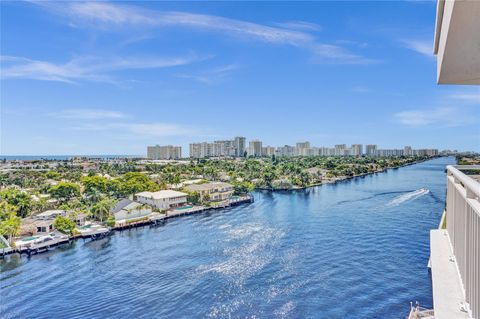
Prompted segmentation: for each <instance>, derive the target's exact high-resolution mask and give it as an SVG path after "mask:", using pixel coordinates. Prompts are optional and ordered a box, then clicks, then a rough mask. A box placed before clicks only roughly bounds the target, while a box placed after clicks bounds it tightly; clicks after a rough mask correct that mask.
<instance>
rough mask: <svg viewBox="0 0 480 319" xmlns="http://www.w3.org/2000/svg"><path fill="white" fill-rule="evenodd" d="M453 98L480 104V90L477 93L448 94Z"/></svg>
mask: <svg viewBox="0 0 480 319" xmlns="http://www.w3.org/2000/svg"><path fill="white" fill-rule="evenodd" d="M448 97H449V98H451V99H455V100H461V101H465V102H471V103H475V104H480V90H478V92H477V93H455V94H450V95H449V96H448Z"/></svg>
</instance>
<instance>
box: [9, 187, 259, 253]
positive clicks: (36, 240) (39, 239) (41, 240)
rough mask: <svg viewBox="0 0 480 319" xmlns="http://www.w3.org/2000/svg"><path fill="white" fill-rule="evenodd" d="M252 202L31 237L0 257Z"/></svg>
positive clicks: (180, 209) (240, 201)
mask: <svg viewBox="0 0 480 319" xmlns="http://www.w3.org/2000/svg"><path fill="white" fill-rule="evenodd" d="M253 202H254V198H253V196H252V195H244V196H235V197H232V198H231V199H229V200H228V201H224V202H219V203H216V204H215V205H212V206H201V205H192V206H183V207H178V208H176V209H173V210H170V211H167V212H165V213H158V212H154V213H152V214H150V215H149V216H147V217H145V218H141V219H139V220H136V221H133V222H126V223H124V224H121V225H117V226H115V227H112V228H111V229H109V228H107V227H104V226H103V225H101V224H97V223H89V224H86V225H83V226H81V227H79V228H77V230H78V233H77V234H75V235H74V236H67V235H64V234H61V233H59V232H53V233H50V234H47V235H43V236H32V237H30V238H24V239H23V240H20V241H17V247H16V248H12V247H7V248H2V249H1V250H0V256H2V257H3V256H5V255H8V254H13V253H19V254H27V255H29V256H30V255H32V254H39V253H42V252H46V251H48V250H49V249H50V248H53V247H55V246H58V245H62V244H66V243H69V242H71V241H72V240H76V239H79V238H83V239H86V238H91V239H92V240H96V239H101V238H104V237H106V236H108V235H110V234H111V233H112V232H113V231H121V230H125V229H131V228H137V227H142V226H146V225H152V224H153V225H157V224H158V223H160V222H162V221H165V220H167V219H171V218H176V217H180V216H187V215H193V214H198V213H202V212H205V211H211V210H218V209H222V208H227V207H231V206H237V205H240V204H244V203H253Z"/></svg>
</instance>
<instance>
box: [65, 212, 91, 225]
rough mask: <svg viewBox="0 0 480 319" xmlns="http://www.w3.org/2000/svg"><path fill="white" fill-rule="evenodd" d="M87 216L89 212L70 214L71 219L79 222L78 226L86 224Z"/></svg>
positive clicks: (76, 222)
mask: <svg viewBox="0 0 480 319" xmlns="http://www.w3.org/2000/svg"><path fill="white" fill-rule="evenodd" d="M87 217H88V215H87V214H83V213H80V214H71V215H70V216H69V218H70V219H71V220H73V221H74V222H75V224H77V226H83V225H85V223H86V221H87Z"/></svg>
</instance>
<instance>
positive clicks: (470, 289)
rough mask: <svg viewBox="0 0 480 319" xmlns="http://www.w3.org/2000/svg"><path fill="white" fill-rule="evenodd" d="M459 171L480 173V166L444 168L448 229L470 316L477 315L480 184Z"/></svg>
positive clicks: (479, 309) (479, 298)
mask: <svg viewBox="0 0 480 319" xmlns="http://www.w3.org/2000/svg"><path fill="white" fill-rule="evenodd" d="M460 170H471V171H472V170H473V171H477V170H478V174H480V166H448V167H447V207H446V218H447V231H448V235H449V237H450V243H451V245H452V250H453V253H454V255H455V260H456V261H457V265H458V271H459V274H460V279H461V282H462V285H463V289H464V292H465V301H466V302H467V303H468V305H467V308H468V309H467V310H469V313H470V316H471V317H472V318H480V183H479V182H478V181H476V180H474V179H473V178H472V177H470V176H468V175H466V174H464V173H463V172H461V171H460Z"/></svg>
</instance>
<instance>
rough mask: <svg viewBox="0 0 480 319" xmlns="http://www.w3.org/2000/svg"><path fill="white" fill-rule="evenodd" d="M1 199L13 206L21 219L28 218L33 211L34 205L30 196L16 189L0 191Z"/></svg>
mask: <svg viewBox="0 0 480 319" xmlns="http://www.w3.org/2000/svg"><path fill="white" fill-rule="evenodd" d="M0 199H3V200H5V201H6V202H7V203H9V204H10V205H13V206H14V207H15V209H16V213H17V216H19V217H22V218H23V217H27V216H28V215H29V213H30V211H31V210H32V206H33V204H32V198H31V197H30V195H29V194H27V193H25V192H22V191H20V190H18V189H16V188H7V189H4V190H2V191H0Z"/></svg>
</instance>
